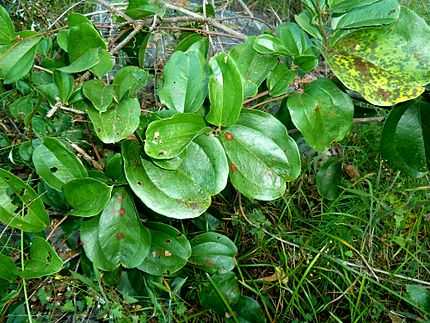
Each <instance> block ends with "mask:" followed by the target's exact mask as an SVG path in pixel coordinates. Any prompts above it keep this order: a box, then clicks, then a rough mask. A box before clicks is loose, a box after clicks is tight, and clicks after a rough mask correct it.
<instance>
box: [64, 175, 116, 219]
mask: <svg viewBox="0 0 430 323" xmlns="http://www.w3.org/2000/svg"><path fill="white" fill-rule="evenodd" d="M63 192H64V197H65V198H66V201H67V203H68V204H69V205H70V206H71V207H72V208H73V209H72V210H71V211H70V214H71V215H75V216H82V217H90V216H95V215H97V214H99V213H100V212H101V211H103V209H104V208H105V206H106V204H107V203H108V202H109V200H110V197H111V193H112V187H111V186H108V185H106V184H105V183H103V182H101V181H99V180H97V179H93V178H90V177H86V178H79V179H75V180H72V181H70V182H68V183H66V184H65V185H64V186H63Z"/></svg>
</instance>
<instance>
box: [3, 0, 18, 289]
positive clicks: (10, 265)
mask: <svg viewBox="0 0 430 323" xmlns="http://www.w3.org/2000/svg"><path fill="white" fill-rule="evenodd" d="M1 9H2V7H1V6H0V14H1ZM0 19H1V15H0ZM17 276H18V268H17V267H16V265H15V263H14V262H13V260H12V258H11V257H8V256H5V255H2V254H0V279H4V280H7V281H10V282H11V281H13V280H15V279H16V277H17Z"/></svg>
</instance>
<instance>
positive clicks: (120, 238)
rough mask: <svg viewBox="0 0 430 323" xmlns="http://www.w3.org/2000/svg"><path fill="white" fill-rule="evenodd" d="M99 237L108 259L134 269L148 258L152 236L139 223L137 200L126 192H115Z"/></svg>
mask: <svg viewBox="0 0 430 323" xmlns="http://www.w3.org/2000/svg"><path fill="white" fill-rule="evenodd" d="M98 237H99V243H100V248H101V250H102V252H103V254H104V255H105V256H106V259H107V260H108V261H109V262H111V263H113V264H115V266H119V265H120V264H121V265H123V266H124V267H126V268H134V267H137V266H138V265H140V264H141V263H142V261H143V260H144V259H145V257H146V256H148V253H149V249H150V246H151V234H150V233H149V231H148V229H146V228H145V227H144V226H143V225H142V224H141V223H140V220H139V216H138V213H137V210H136V207H135V205H134V202H133V197H132V196H131V195H130V194H129V193H128V192H127V190H126V189H124V188H120V189H115V190H114V192H113V194H112V198H111V200H110V202H109V204H108V205H107V206H106V208H105V209H104V211H103V213H102V214H101V216H100V220H99V228H98Z"/></svg>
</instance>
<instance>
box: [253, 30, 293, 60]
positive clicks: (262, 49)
mask: <svg viewBox="0 0 430 323" xmlns="http://www.w3.org/2000/svg"><path fill="white" fill-rule="evenodd" d="M254 50H256V51H257V52H258V53H260V54H262V55H275V56H287V55H289V52H288V50H287V49H286V48H285V46H284V45H283V44H282V42H281V40H280V39H279V38H278V37H276V36H273V35H269V34H263V35H260V36H257V38H256V40H255V42H254Z"/></svg>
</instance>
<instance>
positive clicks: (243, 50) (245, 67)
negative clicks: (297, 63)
mask: <svg viewBox="0 0 430 323" xmlns="http://www.w3.org/2000/svg"><path fill="white" fill-rule="evenodd" d="M254 43H255V37H249V38H248V39H247V41H246V42H245V43H244V44H241V45H237V46H234V47H233V48H232V49H231V50H230V57H231V58H233V60H234V61H235V62H236V65H237V68H238V69H239V72H240V74H241V75H242V78H243V81H244V92H245V98H248V97H252V96H255V95H257V93H258V88H259V87H260V85H261V83H263V81H264V80H265V79H266V77H267V76H268V75H269V73H270V71H272V70H273V68H274V67H275V65H276V63H277V59H276V57H274V56H272V55H262V54H260V53H258V52H257V51H255V50H254V48H253V47H254Z"/></svg>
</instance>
